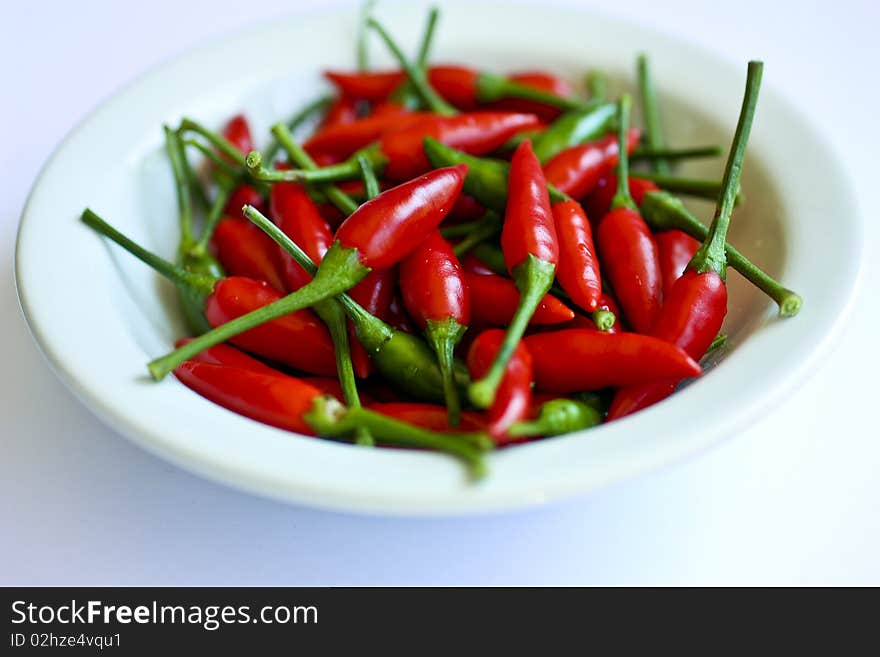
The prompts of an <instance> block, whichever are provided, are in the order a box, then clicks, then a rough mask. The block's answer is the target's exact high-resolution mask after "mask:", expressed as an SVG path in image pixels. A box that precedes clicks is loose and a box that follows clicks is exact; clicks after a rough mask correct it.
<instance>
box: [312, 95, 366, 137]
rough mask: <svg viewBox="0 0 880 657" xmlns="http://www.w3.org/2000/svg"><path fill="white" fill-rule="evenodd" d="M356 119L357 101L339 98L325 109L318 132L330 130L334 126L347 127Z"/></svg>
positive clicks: (345, 97) (349, 98) (347, 97)
mask: <svg viewBox="0 0 880 657" xmlns="http://www.w3.org/2000/svg"><path fill="white" fill-rule="evenodd" d="M357 119H358V102H357V99H355V98H351V97H350V96H340V97H339V98H337V99H336V100H334V101H333V103H331V105H330V107H328V108H327V113H326V114H324V118H323V119H322V120H321V125H320V127H319V130H322V129H324V128H330V127H331V126H335V125H347V124H349V123H354V122H355V121H357Z"/></svg>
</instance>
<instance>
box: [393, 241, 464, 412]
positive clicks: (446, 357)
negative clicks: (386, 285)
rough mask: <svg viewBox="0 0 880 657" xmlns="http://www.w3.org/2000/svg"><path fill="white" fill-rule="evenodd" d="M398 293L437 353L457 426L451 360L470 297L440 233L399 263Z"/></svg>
mask: <svg viewBox="0 0 880 657" xmlns="http://www.w3.org/2000/svg"><path fill="white" fill-rule="evenodd" d="M400 290H401V292H402V294H403V302H404V305H405V306H406V309H407V310H408V311H409V316H410V317H412V318H413V320H415V322H416V324H418V325H419V328H421V329H422V330H423V331H424V332H425V337H427V339H428V344H430V345H431V348H432V349H433V350H434V353H435V354H437V361H438V363H439V364H440V371H441V373H442V375H443V393H444V398H445V400H446V407H447V409H448V410H449V423H450V424H451V425H452V426H456V425H458V423H459V420H460V418H461V402H460V401H459V398H458V389H457V387H456V384H455V375H454V371H453V361H454V352H455V347H456V345H457V344H458V343H459V341H460V340H461V337H462V335H464V332H465V331H466V330H467V327H468V324H470V319H471V307H470V294H469V289H468V287H467V284H466V283H465V280H464V272H463V271H462V268H461V263H459V261H458V257H457V256H456V255H455V253H454V252H453V250H452V247H451V246H450V245H449V243H448V242H447V241H446V240H444V239H443V237H442V236H441V235H440V231H436V230H435V231H434V232H433V233H431V235H430V236H429V237H428V238H427V239H426V240H425V241H424V242H422V244H421V245H420V246H419V247H418V248H416V250H415V251H413V252H412V253H410V254H409V255H408V256H407V257H406V258H405V259H404V260H403V262H402V263H401V264H400Z"/></svg>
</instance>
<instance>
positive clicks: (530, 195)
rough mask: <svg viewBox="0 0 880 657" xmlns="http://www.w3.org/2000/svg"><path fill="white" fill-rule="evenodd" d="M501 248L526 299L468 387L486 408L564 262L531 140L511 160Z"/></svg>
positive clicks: (522, 301)
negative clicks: (493, 356) (492, 356)
mask: <svg viewBox="0 0 880 657" xmlns="http://www.w3.org/2000/svg"><path fill="white" fill-rule="evenodd" d="M501 250H502V251H503V252H504V262H505V264H506V265H507V269H508V271H509V272H510V273H511V276H512V277H513V281H514V283H515V285H516V288H517V290H519V293H520V299H519V305H518V306H517V309H516V313H515V314H514V316H513V319H512V320H511V322H510V325H509V326H508V328H507V337H506V338H505V340H504V344H503V345H502V347H501V349H500V350H499V352H498V357H497V358H496V360H495V362H494V363H493V365H492V367H491V368H490V369H489V371H488V372H487V373H486V375H485V377H484V378H482V379H480V380H479V381H474V382H473V383H471V385H470V388H469V389H468V394H469V395H470V398H471V401H472V402H473V403H474V404H475V405H476V406H479V407H481V408H488V407H490V406H491V405H492V400H493V399H494V397H495V391H496V390H497V388H498V385H499V384H500V383H501V378H502V377H503V375H504V368H505V365H506V362H507V359H508V358H510V357H511V355H512V354H513V352H514V349H515V348H516V345H517V343H519V341H520V339H521V338H522V336H523V334H524V333H525V330H526V327H527V326H528V323H529V321H530V320H531V318H532V316H533V315H534V313H535V310H536V309H537V307H538V305H539V304H540V302H541V299H543V298H544V295H545V294H547V292H548V290H549V289H550V287H551V286H552V285H553V280H554V278H555V276H556V264H557V262H558V261H559V244H558V241H557V236H556V228H555V226H554V220H553V212H552V211H551V209H550V197H549V196H548V194H547V181H546V180H545V178H544V172H543V171H542V170H541V163H540V162H539V161H538V158H537V157H535V153H534V151H533V150H532V142H531V141H529V140H528V139H526V140H525V141H523V142H522V143H521V144H520V145H519V146H517V149H516V151H515V152H514V154H513V158H512V159H511V161H510V174H509V176H508V182H507V208H506V209H505V212H504V226H503V227H502V229H501Z"/></svg>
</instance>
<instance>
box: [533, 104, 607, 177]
mask: <svg viewBox="0 0 880 657" xmlns="http://www.w3.org/2000/svg"><path fill="white" fill-rule="evenodd" d="M616 111H617V106H616V105H615V104H614V103H604V104H601V105H598V106H596V107H592V108H590V109H585V110H579V111H575V112H566V113H565V114H563V115H562V116H560V117H559V118H558V119H556V120H555V121H554V122H553V123H552V124H551V125H550V127H548V128H547V129H546V130H544V132H542V133H541V134H540V135H538V136H537V137H535V140H534V142H533V144H532V145H533V147H534V150H535V155H536V156H537V157H538V159H539V160H540V161H541V162H542V163H546V162H547V161H548V160H550V158H552V157H553V156H554V155H556V154H557V153H559V152H560V151H562V150H565V149H566V148H569V147H571V146H576V145H577V144H582V143H584V142H585V141H592V140H594V139H598V138H599V137H601V136H602V135H604V134H605V133H607V132H608V131H609V130H611V129H612V128H613V127H614V117H615V114H616Z"/></svg>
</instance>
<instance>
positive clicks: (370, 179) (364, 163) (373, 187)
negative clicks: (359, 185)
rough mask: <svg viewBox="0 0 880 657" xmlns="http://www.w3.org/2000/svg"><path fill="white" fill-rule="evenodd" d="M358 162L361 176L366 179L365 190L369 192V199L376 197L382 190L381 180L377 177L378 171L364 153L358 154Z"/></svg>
mask: <svg viewBox="0 0 880 657" xmlns="http://www.w3.org/2000/svg"><path fill="white" fill-rule="evenodd" d="M357 163H358V167H360V170H361V178H363V180H364V191H365V192H366V194H367V199H374V198H376V197H377V196H379V192H380V191H381V190H380V189H379V181H378V179H377V178H376V171H375V170H374V169H373V165H372V163H371V162H370V160H369V158H367V156H366V155H365V154H364V153H358V154H357Z"/></svg>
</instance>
